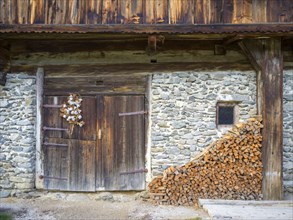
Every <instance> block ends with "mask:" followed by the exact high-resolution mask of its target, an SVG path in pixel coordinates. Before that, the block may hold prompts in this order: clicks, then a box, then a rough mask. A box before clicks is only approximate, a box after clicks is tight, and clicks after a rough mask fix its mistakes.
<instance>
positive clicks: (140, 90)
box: [45, 85, 145, 95]
mask: <svg viewBox="0 0 293 220" xmlns="http://www.w3.org/2000/svg"><path fill="white" fill-rule="evenodd" d="M45 91H46V94H48V95H66V94H69V93H79V94H80V95H101V94H119V93H120V94H121V93H125V94H144V92H145V88H144V87H143V86H140V85H139V86H117V87H115V88H114V87H113V88H110V87H97V88H92V89H91V88H89V87H79V88H54V89H46V90H45Z"/></svg>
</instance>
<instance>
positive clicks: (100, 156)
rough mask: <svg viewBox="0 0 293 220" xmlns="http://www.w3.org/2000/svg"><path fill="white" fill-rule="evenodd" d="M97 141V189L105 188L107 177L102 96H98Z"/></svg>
mask: <svg viewBox="0 0 293 220" xmlns="http://www.w3.org/2000/svg"><path fill="white" fill-rule="evenodd" d="M96 108H97V132H96V135H97V141H96V189H98V190H104V187H105V179H104V176H105V174H104V169H103V166H104V164H105V157H104V154H105V153H104V151H103V150H104V149H103V147H102V139H103V138H105V137H106V136H105V135H107V134H106V133H105V134H103V133H104V132H105V131H103V123H104V122H103V119H104V117H105V116H104V99H103V97H102V96H98V97H97V106H96ZM102 131H103V132H102Z"/></svg>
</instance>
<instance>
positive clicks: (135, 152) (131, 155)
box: [124, 96, 145, 190]
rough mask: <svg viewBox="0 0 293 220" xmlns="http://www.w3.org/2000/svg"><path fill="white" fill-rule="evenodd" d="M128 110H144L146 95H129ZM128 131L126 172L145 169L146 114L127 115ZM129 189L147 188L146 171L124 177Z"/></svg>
mask: <svg viewBox="0 0 293 220" xmlns="http://www.w3.org/2000/svg"><path fill="white" fill-rule="evenodd" d="M127 99H128V100H127V109H126V110H127V111H144V107H145V103H144V96H132V97H131V96H129V97H127ZM124 120H126V133H127V136H126V137H127V139H126V140H127V143H128V144H129V145H128V146H127V148H126V150H127V151H126V155H127V157H128V165H127V170H125V171H126V172H127V171H128V172H131V171H133V170H139V169H144V167H145V159H144V158H145V117H144V115H134V116H127V117H126V118H125V119H124ZM124 178H125V179H126V182H125V185H127V188H128V189H136V190H143V189H145V173H143V172H142V173H134V174H128V175H127V176H125V177H124Z"/></svg>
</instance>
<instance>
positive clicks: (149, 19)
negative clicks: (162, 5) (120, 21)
mask: <svg viewBox="0 0 293 220" xmlns="http://www.w3.org/2000/svg"><path fill="white" fill-rule="evenodd" d="M143 23H144V24H155V23H156V0H148V1H145V2H144V5H143Z"/></svg>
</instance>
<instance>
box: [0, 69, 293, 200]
mask: <svg viewBox="0 0 293 220" xmlns="http://www.w3.org/2000/svg"><path fill="white" fill-rule="evenodd" d="M255 84H256V76H255V73H254V72H253V71H246V72H239V71H223V72H219V71H218V72H215V71H211V72H174V73H164V74H161V73H156V74H154V75H153V80H152V88H151V89H152V94H151V95H152V103H151V123H152V127H151V166H152V170H153V173H152V174H153V175H154V176H156V175H158V174H160V173H162V171H163V170H164V169H166V168H167V167H168V166H170V165H182V164H184V163H186V162H188V161H189V160H191V159H192V158H193V157H194V155H195V154H196V153H198V152H200V151H201V150H202V149H203V148H204V147H205V146H207V145H208V144H209V143H211V142H212V141H213V140H214V139H216V138H218V137H220V136H221V135H222V134H223V133H224V132H225V130H223V129H218V128H217V127H216V103H217V101H238V102H239V104H238V109H239V120H240V121H243V120H245V119H247V118H249V117H251V116H253V115H255V114H256V86H255ZM35 99H36V93H35V76H33V75H28V74H25V73H18V74H8V75H7V82H6V85H5V86H0V161H1V163H0V197H6V196H9V195H15V194H17V193H18V192H19V191H25V190H31V189H33V188H34V178H35V177H34V172H35V170H34V169H35V110H36V106H35V105H36V100H35ZM283 115H284V155H283V156H284V163H283V168H284V169H283V171H284V172H283V174H284V189H285V195H286V197H288V196H290V195H291V197H292V193H293V70H287V71H284V112H283ZM290 193H291V194H290Z"/></svg>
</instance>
